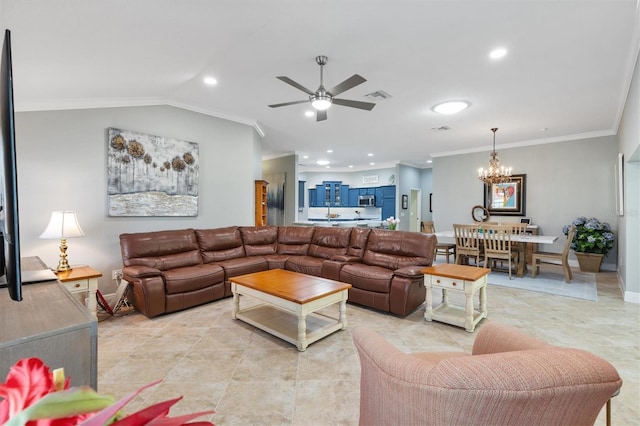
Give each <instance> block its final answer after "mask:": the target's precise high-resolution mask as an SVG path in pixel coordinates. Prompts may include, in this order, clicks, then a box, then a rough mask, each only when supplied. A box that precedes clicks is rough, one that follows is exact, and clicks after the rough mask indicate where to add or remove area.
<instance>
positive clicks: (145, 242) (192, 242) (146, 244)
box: [120, 229, 202, 271]
mask: <svg viewBox="0 0 640 426" xmlns="http://www.w3.org/2000/svg"><path fill="white" fill-rule="evenodd" d="M120 251H121V253H122V263H123V265H124V266H147V267H151V268H156V269H159V270H161V271H166V270H168V269H174V268H182V267H186V266H193V265H197V264H200V263H202V259H201V257H200V253H199V246H198V240H197V238H196V235H195V232H194V230H193V229H181V230H171V231H156V232H138V233H133V234H127V233H125V234H121V235H120Z"/></svg>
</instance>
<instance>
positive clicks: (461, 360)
mask: <svg viewBox="0 0 640 426" xmlns="http://www.w3.org/2000/svg"><path fill="white" fill-rule="evenodd" d="M353 340H354V342H355V345H356V348H357V349H358V353H359V355H360V365H361V379H360V424H361V425H394V426H398V425H474V426H475V425H492V426H493V425H527V426H532V425H546V426H548V425H589V424H593V423H594V422H595V420H596V418H597V417H598V413H599V412H600V410H601V409H602V407H603V406H604V405H605V403H607V401H608V400H609V399H610V398H611V397H612V396H613V395H614V394H615V393H616V392H617V391H618V389H620V387H621V386H622V379H620V377H619V376H618V372H617V371H616V369H615V368H614V367H613V366H612V365H611V364H610V363H608V362H607V361H605V360H603V359H602V358H599V357H597V356H595V355H593V354H591V353H588V352H585V351H583V350H579V349H569V348H561V347H557V346H552V345H548V344H546V343H544V342H542V341H540V340H538V339H535V338H533V337H530V336H528V335H526V334H524V333H522V332H521V331H519V330H517V329H514V328H511V327H507V326H504V325H501V324H498V323H494V322H485V323H484V324H483V325H482V327H481V328H480V330H479V331H478V335H477V336H476V339H475V342H474V345H473V353H472V355H469V354H465V353H462V352H460V353H452V352H448V353H442V352H440V353H438V352H433V353H414V354H405V353H403V352H401V351H400V350H398V349H397V348H395V347H394V346H393V345H391V344H389V343H388V342H387V341H386V340H384V339H383V338H382V337H381V336H380V335H378V334H377V333H376V332H374V331H372V330H370V329H366V328H356V329H354V330H353Z"/></svg>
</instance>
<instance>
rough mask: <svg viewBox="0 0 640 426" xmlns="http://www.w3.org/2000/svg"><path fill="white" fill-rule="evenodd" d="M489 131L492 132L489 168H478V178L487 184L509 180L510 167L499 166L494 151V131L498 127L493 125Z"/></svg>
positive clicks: (496, 154)
mask: <svg viewBox="0 0 640 426" xmlns="http://www.w3.org/2000/svg"><path fill="white" fill-rule="evenodd" d="M491 131H492V132H493V151H492V152H491V159H490V160H489V168H488V169H483V168H482V167H481V168H479V169H478V179H480V180H481V181H482V182H484V183H485V184H487V185H492V184H497V183H505V182H509V181H510V180H511V167H504V166H501V165H500V160H499V159H498V153H497V152H496V132H497V131H498V128H497V127H494V128H493V129H491Z"/></svg>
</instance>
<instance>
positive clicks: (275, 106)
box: [269, 99, 309, 108]
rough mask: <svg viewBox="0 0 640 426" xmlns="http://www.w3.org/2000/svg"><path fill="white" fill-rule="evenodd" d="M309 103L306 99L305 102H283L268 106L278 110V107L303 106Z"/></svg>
mask: <svg viewBox="0 0 640 426" xmlns="http://www.w3.org/2000/svg"><path fill="white" fill-rule="evenodd" d="M307 102H309V100H308V99H307V100H306V101H293V102H284V103H281V104H273V105H269V106H270V107H271V108H278V107H283V106H287V105H295V104H304V103H307Z"/></svg>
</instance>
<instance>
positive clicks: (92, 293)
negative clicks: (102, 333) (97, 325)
mask: <svg viewBox="0 0 640 426" xmlns="http://www.w3.org/2000/svg"><path fill="white" fill-rule="evenodd" d="M56 275H57V277H58V281H60V282H61V283H62V285H64V286H65V287H66V288H67V290H69V291H70V292H71V293H87V299H86V306H87V309H89V311H90V312H91V314H92V315H93V316H94V317H95V318H98V304H97V302H96V292H97V291H98V278H100V277H101V276H102V274H101V273H100V272H98V271H96V270H95V269H93V268H92V267H90V266H74V267H73V269H70V270H68V271H62V272H56Z"/></svg>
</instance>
